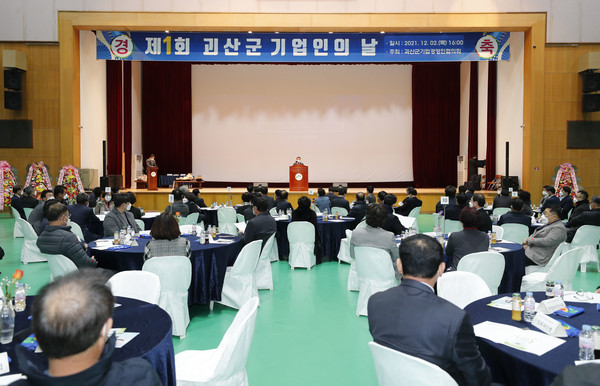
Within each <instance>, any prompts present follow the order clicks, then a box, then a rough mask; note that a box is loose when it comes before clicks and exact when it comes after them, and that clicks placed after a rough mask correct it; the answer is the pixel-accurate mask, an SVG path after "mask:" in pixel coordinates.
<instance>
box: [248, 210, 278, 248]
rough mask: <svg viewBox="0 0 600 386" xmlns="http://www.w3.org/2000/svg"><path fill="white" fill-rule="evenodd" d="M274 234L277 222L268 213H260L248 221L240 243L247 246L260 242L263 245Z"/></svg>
mask: <svg viewBox="0 0 600 386" xmlns="http://www.w3.org/2000/svg"><path fill="white" fill-rule="evenodd" d="M275 232H277V222H276V221H275V219H274V218H273V216H271V215H270V214H269V213H268V212H262V213H260V214H259V215H258V216H256V217H254V218H253V219H252V220H250V221H248V225H247V226H246V232H244V238H243V239H242V242H243V243H244V244H248V243H250V242H252V241H254V240H262V241H263V243H264V242H265V241H266V240H267V239H268V238H269V237H270V236H271V235H272V234H273V233H275Z"/></svg>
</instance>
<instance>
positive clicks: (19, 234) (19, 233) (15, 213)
mask: <svg viewBox="0 0 600 386" xmlns="http://www.w3.org/2000/svg"><path fill="white" fill-rule="evenodd" d="M10 210H12V214H13V217H14V218H15V228H14V230H13V237H14V238H16V237H23V231H22V230H21V225H19V221H17V220H18V219H20V218H21V215H20V214H19V211H18V210H16V209H15V208H13V207H12V206H11V207H10ZM21 220H23V219H22V218H21Z"/></svg>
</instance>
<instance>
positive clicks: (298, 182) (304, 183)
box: [290, 164, 308, 192]
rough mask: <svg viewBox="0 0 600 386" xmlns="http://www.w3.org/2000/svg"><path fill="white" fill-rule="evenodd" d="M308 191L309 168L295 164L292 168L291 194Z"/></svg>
mask: <svg viewBox="0 0 600 386" xmlns="http://www.w3.org/2000/svg"><path fill="white" fill-rule="evenodd" d="M307 190H308V166H306V165H303V164H294V165H292V166H290V192H299V191H300V192H301V191H307Z"/></svg>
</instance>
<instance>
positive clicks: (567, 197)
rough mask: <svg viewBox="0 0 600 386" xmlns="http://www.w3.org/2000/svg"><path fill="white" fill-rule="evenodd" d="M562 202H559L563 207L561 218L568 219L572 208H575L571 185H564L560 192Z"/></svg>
mask: <svg viewBox="0 0 600 386" xmlns="http://www.w3.org/2000/svg"><path fill="white" fill-rule="evenodd" d="M559 194H560V198H559V199H560V203H559V204H558V205H559V206H560V208H561V209H562V217H561V220H566V219H567V216H568V215H569V212H570V211H571V209H573V199H572V198H571V187H569V186H563V187H562V189H561V190H560V192H559Z"/></svg>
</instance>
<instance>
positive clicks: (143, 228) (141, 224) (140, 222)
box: [135, 219, 146, 231]
mask: <svg viewBox="0 0 600 386" xmlns="http://www.w3.org/2000/svg"><path fill="white" fill-rule="evenodd" d="M135 222H136V223H137V224H138V226H139V227H140V229H141V230H143V231H145V230H146V224H145V223H144V221H143V220H140V219H137V220H135Z"/></svg>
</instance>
